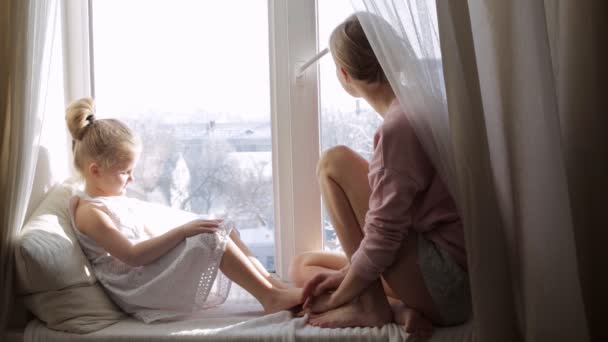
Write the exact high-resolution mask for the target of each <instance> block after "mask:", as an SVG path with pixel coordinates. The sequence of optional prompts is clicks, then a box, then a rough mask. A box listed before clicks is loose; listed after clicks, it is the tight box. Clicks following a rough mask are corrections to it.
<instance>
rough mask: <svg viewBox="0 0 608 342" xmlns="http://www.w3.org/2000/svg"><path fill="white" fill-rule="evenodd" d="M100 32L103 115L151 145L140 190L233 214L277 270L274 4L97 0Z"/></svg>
mask: <svg viewBox="0 0 608 342" xmlns="http://www.w3.org/2000/svg"><path fill="white" fill-rule="evenodd" d="M237 9H238V10H237ZM93 33H94V36H93V41H94V65H95V76H94V79H95V95H96V101H97V109H98V112H99V114H100V116H108V117H117V118H120V119H123V120H124V121H126V122H128V124H129V125H130V126H131V127H133V128H134V129H135V130H136V131H137V132H138V133H139V134H140V135H141V137H142V139H143V142H144V151H143V154H142V156H141V159H140V162H139V164H138V167H137V169H136V177H135V178H136V181H135V183H134V184H133V186H132V187H131V191H130V195H131V196H134V197H138V198H141V199H144V200H149V201H154V202H158V203H162V204H166V205H170V206H173V207H176V208H181V209H184V210H188V211H192V212H195V213H199V214H214V215H220V214H226V215H228V216H229V217H230V218H232V219H233V220H235V221H236V223H237V227H238V228H239V230H240V232H241V237H242V238H243V240H244V241H245V242H246V243H247V244H248V246H250V248H251V249H252V250H253V252H254V253H255V254H256V255H257V256H258V257H259V259H260V260H261V261H262V263H264V264H265V266H266V267H267V268H268V269H269V270H274V268H275V266H274V264H275V262H274V258H275V253H274V207H273V197H272V193H273V191H272V154H271V151H272V148H271V129H270V81H269V56H268V7H267V1H266V0H224V1H213V2H210V1H199V0H191V1H187V0H179V1H175V0H157V1H150V0H96V1H93Z"/></svg>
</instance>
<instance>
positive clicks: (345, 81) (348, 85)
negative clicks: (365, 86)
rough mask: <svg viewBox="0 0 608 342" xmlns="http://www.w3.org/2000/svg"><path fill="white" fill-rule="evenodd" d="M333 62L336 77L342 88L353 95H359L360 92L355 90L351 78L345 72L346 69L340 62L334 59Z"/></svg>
mask: <svg viewBox="0 0 608 342" xmlns="http://www.w3.org/2000/svg"><path fill="white" fill-rule="evenodd" d="M334 63H335V64H336V77H338V80H339V81H340V84H341V85H342V88H344V90H345V91H346V92H347V93H348V94H349V95H350V96H353V97H361V94H360V93H359V91H358V90H357V87H356V86H355V84H354V82H353V78H352V77H351V76H350V75H349V74H348V73H347V72H346V70H345V69H344V68H343V67H342V66H340V64H339V63H338V62H337V61H336V60H335V59H334Z"/></svg>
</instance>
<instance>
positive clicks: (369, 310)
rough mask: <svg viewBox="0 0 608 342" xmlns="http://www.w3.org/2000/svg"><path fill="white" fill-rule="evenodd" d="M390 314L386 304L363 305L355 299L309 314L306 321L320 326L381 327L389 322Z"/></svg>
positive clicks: (390, 319) (390, 320)
mask: <svg viewBox="0 0 608 342" xmlns="http://www.w3.org/2000/svg"><path fill="white" fill-rule="evenodd" d="M366 304H369V303H366ZM392 316H393V315H392V312H391V310H390V308H389V307H387V306H380V305H374V304H371V305H364V304H363V303H362V302H361V300H360V299H356V300H355V301H353V302H350V303H348V304H345V305H343V306H341V307H338V308H336V309H333V310H329V311H327V312H324V313H321V314H311V315H310V318H309V319H308V323H309V324H310V325H313V326H317V327H321V328H347V327H381V326H383V325H385V324H387V323H391V322H392V318H393V317H392Z"/></svg>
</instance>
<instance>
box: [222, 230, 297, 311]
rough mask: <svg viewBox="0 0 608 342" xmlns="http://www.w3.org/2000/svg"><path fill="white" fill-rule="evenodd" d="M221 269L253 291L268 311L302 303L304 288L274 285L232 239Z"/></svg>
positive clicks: (247, 289)
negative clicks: (286, 287) (287, 287)
mask: <svg viewBox="0 0 608 342" xmlns="http://www.w3.org/2000/svg"><path fill="white" fill-rule="evenodd" d="M220 270H221V271H222V272H223V273H224V274H225V275H226V276H227V277H228V278H230V279H231V280H232V281H234V282H235V283H237V284H238V285H239V286H241V287H242V288H244V289H245V290H246V291H247V292H249V293H251V294H252V295H253V296H254V297H255V298H256V299H257V300H258V301H259V302H260V303H261V304H262V306H263V307H264V311H265V312H266V313H273V312H277V311H281V310H287V309H290V308H292V307H294V306H296V305H298V304H301V303H302V298H301V296H302V289H296V288H290V289H280V288H277V287H275V286H273V285H272V284H271V282H270V281H269V280H268V279H267V278H266V277H264V276H263V275H262V274H261V273H260V272H259V270H258V269H256V267H255V266H254V265H253V264H252V263H251V261H250V260H249V258H248V257H247V255H245V254H244V253H243V251H241V249H240V248H239V247H238V246H237V245H236V244H235V243H234V242H233V241H232V240H229V241H228V244H227V245H226V250H225V251H224V255H223V257H222V261H221V263H220Z"/></svg>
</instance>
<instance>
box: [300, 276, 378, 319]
mask: <svg viewBox="0 0 608 342" xmlns="http://www.w3.org/2000/svg"><path fill="white" fill-rule="evenodd" d="M369 284H370V282H369V281H365V280H363V279H361V278H360V277H359V276H357V275H356V274H354V273H353V272H352V270H350V269H348V268H343V269H342V270H340V271H336V272H324V273H321V274H318V275H317V276H315V277H314V278H313V279H311V280H310V281H309V282H308V284H306V287H305V288H304V291H303V293H304V295H305V296H304V298H305V300H306V301H305V302H304V305H303V307H304V309H307V310H309V311H311V312H313V313H321V312H326V311H329V310H332V309H335V308H337V307H340V306H342V305H344V304H346V303H349V302H351V301H353V300H355V299H356V298H357V297H359V295H360V294H361V292H363V291H364V290H365V288H367V287H368V286H369ZM332 290H335V291H333V292H329V291H332Z"/></svg>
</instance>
